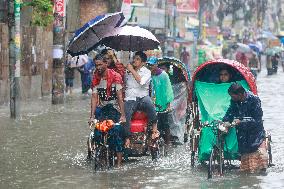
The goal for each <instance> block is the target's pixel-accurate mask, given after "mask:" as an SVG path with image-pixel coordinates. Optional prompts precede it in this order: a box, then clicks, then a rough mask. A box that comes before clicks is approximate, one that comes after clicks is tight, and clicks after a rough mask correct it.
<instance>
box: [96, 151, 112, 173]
mask: <svg viewBox="0 0 284 189" xmlns="http://www.w3.org/2000/svg"><path fill="white" fill-rule="evenodd" d="M110 160H111V158H110V150H109V147H108V146H103V145H99V146H97V147H96V149H95V151H94V169H95V170H96V171H97V170H99V169H109V168H110ZM112 161H114V157H112Z"/></svg>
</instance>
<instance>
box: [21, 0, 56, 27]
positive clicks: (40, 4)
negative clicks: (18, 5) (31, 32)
mask: <svg viewBox="0 0 284 189" xmlns="http://www.w3.org/2000/svg"><path fill="white" fill-rule="evenodd" d="M22 6H31V7H32V8H33V14H32V23H31V24H32V25H34V26H43V27H46V26H48V25H49V24H51V23H52V22H53V19H54V17H53V2H52V1H51V0H31V1H29V2H24V3H23V4H22Z"/></svg>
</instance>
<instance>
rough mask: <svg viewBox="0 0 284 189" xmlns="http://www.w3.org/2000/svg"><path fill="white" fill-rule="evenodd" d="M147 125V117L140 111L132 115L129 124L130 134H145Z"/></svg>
mask: <svg viewBox="0 0 284 189" xmlns="http://www.w3.org/2000/svg"><path fill="white" fill-rule="evenodd" d="M147 124H148V118H147V115H146V114H145V113H144V112H142V111H137V112H135V113H134V114H133V116H132V119H131V122H130V132H132V133H136V132H145V131H146V128H147Z"/></svg>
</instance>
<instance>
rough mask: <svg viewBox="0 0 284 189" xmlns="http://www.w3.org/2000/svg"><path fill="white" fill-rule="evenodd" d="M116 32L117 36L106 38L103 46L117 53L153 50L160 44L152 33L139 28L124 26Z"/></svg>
mask: <svg viewBox="0 0 284 189" xmlns="http://www.w3.org/2000/svg"><path fill="white" fill-rule="evenodd" d="M115 30H116V35H113V36H109V37H106V38H104V39H103V40H102V44H104V45H105V46H107V47H110V48H112V49H115V50H117V51H146V50H153V49H157V48H158V46H159V44H160V42H159V41H158V40H157V38H156V37H155V36H154V35H153V34H152V33H151V32H150V31H148V30H146V29H143V28H140V27H139V26H124V27H121V28H115Z"/></svg>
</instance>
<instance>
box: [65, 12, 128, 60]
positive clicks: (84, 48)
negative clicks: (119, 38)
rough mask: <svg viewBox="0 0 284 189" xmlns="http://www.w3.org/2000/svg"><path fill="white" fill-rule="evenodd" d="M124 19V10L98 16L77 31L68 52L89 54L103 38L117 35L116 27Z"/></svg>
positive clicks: (73, 54) (71, 53) (74, 54)
mask: <svg viewBox="0 0 284 189" xmlns="http://www.w3.org/2000/svg"><path fill="white" fill-rule="evenodd" d="M123 20H124V16H123V13H122V12H117V13H113V14H105V15H99V16H97V17H96V18H94V19H92V20H90V21H89V22H88V23H86V24H85V25H84V26H83V27H82V28H80V29H78V30H77V31H76V32H75V35H74V37H73V39H71V41H70V42H69V45H68V49H67V52H68V53H69V54H70V55H72V56H77V55H82V54H87V53H88V52H90V51H91V50H93V49H94V48H96V47H97V46H98V45H99V42H100V41H101V39H102V38H104V37H107V36H111V35H115V34H116V33H115V30H114V28H116V27H118V26H120V24H121V22H122V21H123Z"/></svg>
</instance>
